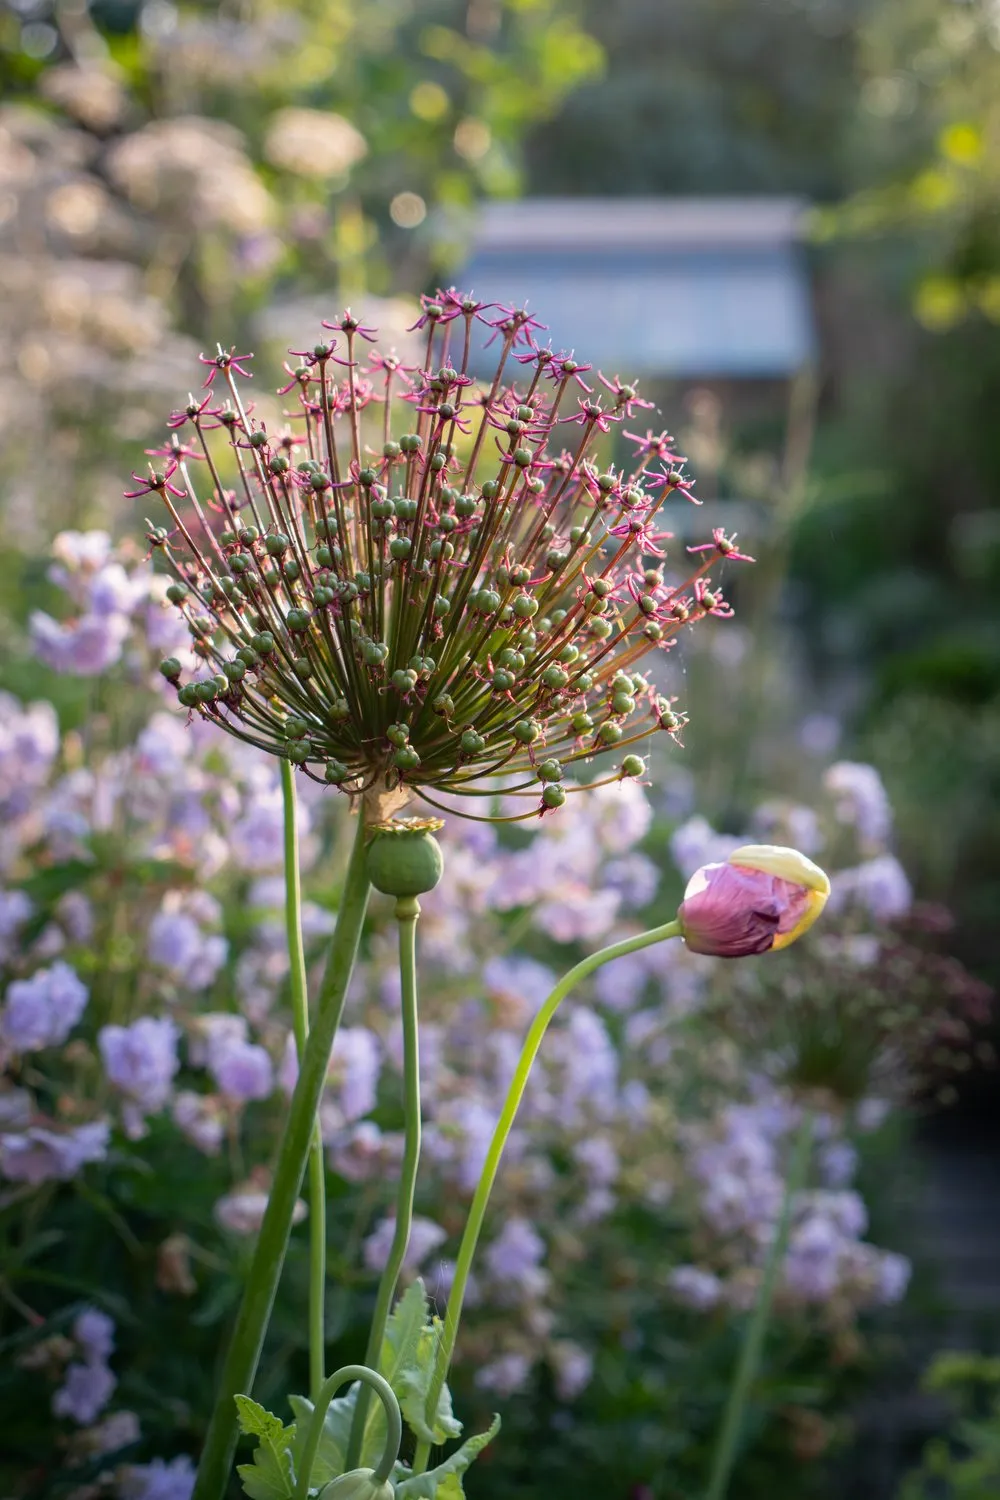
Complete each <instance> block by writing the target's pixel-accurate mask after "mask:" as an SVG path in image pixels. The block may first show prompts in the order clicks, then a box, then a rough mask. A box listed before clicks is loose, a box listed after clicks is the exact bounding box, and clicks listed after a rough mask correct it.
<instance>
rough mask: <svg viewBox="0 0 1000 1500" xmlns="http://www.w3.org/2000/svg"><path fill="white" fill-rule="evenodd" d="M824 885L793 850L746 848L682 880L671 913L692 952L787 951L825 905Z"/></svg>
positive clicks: (808, 862) (821, 875)
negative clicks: (684, 882) (680, 897)
mask: <svg viewBox="0 0 1000 1500" xmlns="http://www.w3.org/2000/svg"><path fill="white" fill-rule="evenodd" d="M829 894H830V881H829V879H828V878H827V876H826V875H825V874H824V872H823V871H822V870H821V869H820V868H819V866H818V865H814V864H813V862H812V860H811V859H806V857H805V855H804V854H799V853H798V851H797V850H795V849H783V848H781V847H780V846H777V845H774V844H746V845H744V846H742V847H741V848H739V849H736V850H734V851H733V853H732V854H730V855H729V858H728V859H727V860H726V862H725V863H724V864H711V865H704V866H703V867H702V868H701V869H700V870H696V871H695V873H694V875H692V877H691V879H690V880H689V881H688V885H687V889H686V890H685V892H684V900H683V902H682V903H681V906H680V909H679V911H678V913H677V916H678V920H679V921H680V924H681V929H682V932H683V935H684V941H685V942H686V943H687V945H688V947H689V948H690V949H691V950H692V951H693V952H694V953H706V954H710V955H711V956H713V957H716V958H744V957H746V956H747V955H749V954H753V953H766V952H768V951H769V950H770V949H772V948H775V949H777V948H787V947H788V945H789V944H790V943H794V942H795V940H796V938H798V937H801V935H802V934H803V933H804V932H805V931H806V930H807V929H808V928H809V927H811V926H812V924H813V923H814V922H815V920H816V918H817V917H818V916H819V914H820V912H821V911H822V910H823V907H824V906H825V905H826V901H827V897H828V896H829Z"/></svg>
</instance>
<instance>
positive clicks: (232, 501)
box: [131, 291, 742, 816]
mask: <svg viewBox="0 0 1000 1500" xmlns="http://www.w3.org/2000/svg"><path fill="white" fill-rule="evenodd" d="M476 320H480V321H483V322H487V323H488V324H489V326H490V327H491V328H492V329H493V330H494V333H493V335H492V340H491V341H495V343H496V345H497V346H498V359H497V367H496V372H495V374H494V376H493V378H492V380H491V381H489V382H488V383H484V384H477V383H476V382H474V380H473V379H472V377H471V376H470V374H469V373H468V369H469V355H470V349H471V346H472V333H473V325H474V323H475V322H476ZM539 326H540V325H538V324H537V323H536V322H535V321H534V320H533V319H532V318H530V317H529V316H528V314H527V313H524V312H522V311H519V310H516V309H511V308H500V309H497V308H492V309H490V308H482V307H481V306H480V304H478V303H477V302H475V300H474V299H472V298H467V297H461V296H459V294H457V293H455V292H453V291H449V292H440V293H438V295H437V297H436V299H425V301H424V309H423V316H422V318H421V319H420V320H419V323H418V327H421V328H422V329H423V331H424V337H425V339H426V346H425V356H424V360H423V368H421V369H411V368H407V367H404V366H403V365H402V364H401V363H400V361H399V360H398V359H397V358H396V357H395V356H393V355H391V354H382V353H380V352H379V351H378V350H375V349H373V350H368V349H367V348H366V347H365V345H364V343H362V342H361V340H369V339H370V337H371V334H372V330H369V329H364V328H362V327H361V325H360V324H359V323H358V321H357V319H356V318H354V317H352V316H350V315H345V316H344V317H342V318H341V319H339V320H337V321H336V322H334V323H333V324H326V325H324V327H327V328H333V329H335V330H336V331H337V332H336V336H331V337H330V338H329V339H327V340H325V341H324V342H322V343H317V344H316V345H315V346H314V347H313V348H312V349H311V350H308V351H301V350H299V351H296V352H295V355H294V357H295V358H297V359H299V360H300V361H301V362H300V363H299V364H298V365H296V366H289V367H286V368H288V370H289V376H290V378H289V380H288V382H287V384H286V385H285V386H284V387H283V388H282V391H281V394H282V395H284V396H286V397H288V399H289V402H290V404H292V406H293V408H294V409H293V410H290V411H288V413H287V417H288V428H287V430H285V431H283V432H281V433H279V434H272V433H270V432H269V431H268V430H267V429H266V428H265V427H264V426H262V425H260V424H259V423H257V422H256V421H255V420H254V417H253V413H252V407H251V406H250V405H249V404H248V403H247V402H245V400H244V390H245V383H246V381H247V380H248V379H249V378H250V375H249V371H248V369H247V368H246V367H247V364H248V361H249V358H250V357H249V356H248V355H239V354H237V353H236V352H235V350H232V351H229V352H228V353H227V352H226V351H224V350H222V349H219V350H218V353H217V354H216V355H214V356H211V357H205V358H204V363H205V364H206V365H208V366H209V375H208V379H207V380H206V382H205V384H206V386H207V387H209V390H208V398H207V399H205V400H202V401H200V402H196V401H194V400H191V401H190V402H189V404H188V405H187V407H185V408H184V409H183V410H181V411H179V412H177V413H175V414H174V416H173V417H172V418H171V421H170V426H171V428H173V429H177V428H181V427H187V428H188V434H187V435H186V436H185V440H184V442H183V443H182V442H181V440H180V439H179V438H176V437H175V438H173V439H172V443H173V446H172V448H171V450H170V451H171V453H172V455H173V456H172V457H171V458H170V460H169V462H168V463H167V464H166V466H165V467H164V468H161V469H158V470H154V469H152V468H150V470H149V473H148V476H146V477H145V478H143V477H141V476H139V475H136V476H135V477H136V479H137V480H138V481H139V486H140V487H139V489H137V490H135V491H132V492H131V493H132V494H133V495H134V496H139V495H141V496H142V497H143V498H144V499H145V498H147V497H148V498H151V499H154V500H156V501H158V502H160V503H161V504H162V505H163V507H164V508H165V510H166V512H167V520H168V524H167V525H165V526H162V527H157V529H156V545H157V555H158V556H160V557H162V558H164V559H165V561H166V564H167V566H168V567H169V569H170V571H171V573H172V575H173V581H172V583H171V586H170V588H169V589H168V591H167V597H168V599H169V600H170V601H171V603H172V604H173V605H174V606H175V608H176V609H177V610H178V611H179V612H180V613H181V614H182V615H183V617H184V619H185V620H186V622H187V625H188V629H189V632H190V635H191V638H192V648H193V650H194V652H195V654H196V655H197V656H198V657H200V659H201V661H202V664H203V666H202V670H201V671H200V672H199V673H198V674H196V676H195V678H194V680H188V681H183V680H182V677H183V673H182V672H181V671H180V670H178V663H177V662H176V660H174V659H170V660H168V661H166V662H164V664H163V669H162V670H163V673H164V676H165V677H166V678H167V680H168V681H169V682H171V683H173V684H174V686H175V687H176V688H177V692H178V699H179V702H180V703H181V704H182V706H184V707H185V708H188V709H189V710H190V711H191V712H192V713H199V714H201V715H202V716H203V717H205V718H210V719H212V720H214V721H215V722H216V723H218V724H219V725H220V726H221V727H222V728H224V729H226V730H227V731H228V732H229V733H231V734H234V735H236V736H237V737H238V738H240V739H243V740H245V741H247V742H248V743H250V744H253V745H256V746H258V747H259V748H261V749H263V750H266V751H268V752H270V753H271V754H274V755H280V756H283V757H285V758H287V759H289V760H291V761H292V762H293V763H294V764H295V765H298V766H300V767H301V769H302V770H303V771H304V772H305V773H306V774H307V775H309V776H311V777H313V778H314V779H316V780H318V781H321V782H325V783H326V784H327V785H332V786H335V787H338V788H339V789H341V790H343V791H345V792H347V793H348V794H350V795H352V796H357V795H360V794H362V793H368V792H372V793H375V794H380V793H396V794H403V795H408V794H411V793H412V794H415V795H417V796H420V797H422V798H424V799H425V800H426V801H428V802H431V803H432V804H434V805H437V804H436V802H435V795H436V794H438V793H444V794H446V795H449V796H453V795H459V794H468V795H470V796H474V795H480V796H481V795H483V793H484V792H485V791H487V790H489V782H488V781H487V782H486V784H485V785H484V779H485V778H490V777H502V778H503V782H502V785H503V788H504V790H505V792H507V793H509V794H511V795H514V796H518V795H520V796H524V797H526V798H528V799H529V802H530V804H531V806H530V807H529V808H528V809H527V810H526V812H525V814H524V816H531V814H532V813H533V812H536V811H541V812H545V811H547V810H549V809H552V808H555V807H558V806H560V805H561V804H562V803H563V802H564V801H565V798H566V792H567V791H572V790H574V782H576V781H578V780H579V779H581V778H579V772H578V768H579V766H580V764H581V763H585V762H589V761H590V759H591V758H592V757H593V756H595V755H597V754H600V753H603V752H607V751H609V750H614V751H616V752H618V753H619V754H620V753H621V752H622V751H624V750H625V749H626V748H627V747H631V746H633V745H635V744H636V743H637V742H638V741H640V740H643V739H645V738H646V737H647V736H649V735H651V734H655V733H656V732H657V731H659V730H663V731H666V732H667V733H669V734H671V735H675V736H676V735H677V733H678V732H679V730H680V729H681V728H682V726H683V722H684V720H683V716H682V715H681V714H679V713H676V712H674V711H673V709H672V708H671V707H670V706H669V705H667V704H666V703H665V702H664V700H663V699H660V698H657V697H656V695H655V693H654V692H653V690H652V688H651V687H650V685H649V684H648V683H647V682H646V680H645V679H644V678H643V677H641V676H638V675H636V674H635V670H634V669H635V666H636V663H637V662H638V661H639V660H640V658H641V657H643V656H645V655H646V654H647V653H648V652H650V651H653V650H666V649H669V647H670V646H671V645H672V644H673V642H674V640H675V639H676V638H677V635H678V633H679V632H680V631H681V630H682V629H686V628H688V627H689V626H690V625H691V624H693V623H695V622H697V621H698V620H701V619H704V618H705V617H706V616H707V615H709V614H716V615H727V614H728V613H730V611H729V607H728V605H727V604H724V602H723V600H722V597H721V595H720V594H719V592H718V591H717V589H715V588H714V587H713V588H712V589H710V588H709V586H708V575H709V570H710V568H711V567H712V566H713V565H715V564H716V563H718V562H720V561H724V560H733V559H736V558H741V557H742V554H740V553H737V552H736V551H735V550H734V549H733V548H732V546H731V544H730V542H729V540H728V539H727V538H725V537H723V536H722V534H721V533H716V535H715V538H714V540H713V542H712V543H711V544H708V546H707V548H706V551H705V554H704V557H702V556H701V555H699V556H698V557H697V558H696V559H695V560H693V561H688V560H686V559H685V556H684V554H683V552H681V551H679V552H678V556H677V564H678V568H679V570H680V571H679V572H678V574H677V576H676V578H675V579H674V580H673V581H672V582H665V581H664V573H663V572H662V571H661V569H660V566H659V564H660V560H661V559H662V558H663V557H664V554H665V548H664V543H666V542H668V541H669V540H670V539H671V536H670V533H669V532H665V531H662V530H659V529H658V527H659V512H660V511H661V510H662V509H663V508H664V506H665V505H666V504H667V503H668V502H669V501H670V500H671V497H672V496H673V494H674V492H675V491H676V490H680V491H681V492H682V494H685V495H687V498H691V496H690V494H689V489H690V481H689V480H688V479H686V478H684V476H683V474H682V473H681V472H680V467H679V466H680V465H681V464H683V459H681V458H680V457H679V456H678V455H677V454H676V453H674V452H673V451H672V439H670V437H669V435H668V434H666V433H664V434H662V435H661V436H660V437H659V438H656V439H654V438H653V437H652V434H650V435H648V436H647V438H645V439H640V438H631V440H632V441H633V442H634V443H635V445H636V447H637V454H636V466H635V468H634V470H633V471H632V472H631V473H627V474H626V473H619V472H617V471H616V470H609V471H608V472H607V473H605V472H599V471H598V465H597V464H596V462H595V455H594V452H593V450H594V448H595V446H596V444H597V443H598V441H599V439H600V437H601V434H602V433H606V432H608V431H609V430H610V428H611V426H612V424H615V423H618V422H621V421H622V420H623V419H624V418H626V417H628V416H629V415H630V414H631V408H632V407H633V406H635V405H636V404H637V403H638V404H640V405H642V404H643V403H641V402H639V401H638V397H637V395H636V390H635V386H634V385H623V384H621V383H620V382H619V381H618V379H617V377H616V379H615V381H614V382H613V383H609V382H608V381H605V382H604V385H605V387H606V390H607V392H608V394H607V395H604V394H599V395H597V396H594V395H593V393H592V392H591V391H590V390H589V388H588V387H586V386H584V392H585V399H582V400H581V399H580V398H579V387H580V385H582V384H583V382H582V372H583V371H585V370H586V369H587V368H588V367H587V366H585V365H581V364H578V363H577V362H576V361H575V360H573V359H570V358H568V357H566V356H563V355H558V356H557V355H554V354H553V352H552V350H551V349H543V348H539V347H538V345H537V343H536V341H535V336H534V330H535V329H537V328H538V327H539ZM213 403H214V404H213ZM400 429H401V430H400ZM626 436H630V435H628V434H626ZM198 465H200V466H201V467H200V469H199V468H198V467H197V466H198ZM656 465H661V466H662V468H657V467H656ZM640 764H641V762H640V761H639V758H638V757H637V756H635V755H626V756H625V759H624V760H623V761H621V763H620V764H619V765H617V766H616V767H615V768H614V769H613V770H612V771H611V773H610V775H609V776H608V778H607V779H609V780H613V779H620V778H621V776H623V775H625V776H634V775H637V774H641V773H640V771H639V766H640ZM556 767H558V769H559V775H558V776H556V775H555V768H556ZM564 773H565V774H566V775H567V776H569V777H573V778H574V782H571V783H570V784H569V785H567V786H566V787H565V788H564V787H563V786H562V785H561V784H560V783H561V777H562V775H563V774H564ZM496 784H497V785H500V784H501V783H496Z"/></svg>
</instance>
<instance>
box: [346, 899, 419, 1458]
mask: <svg viewBox="0 0 1000 1500" xmlns="http://www.w3.org/2000/svg"><path fill="white" fill-rule="evenodd" d="M419 915H420V903H419V902H418V901H417V899H416V897H415V896H410V897H400V898H399V900H397V902H396V921H397V923H398V926H399V977H400V982H401V988H402V1014H403V1112H404V1116H405V1123H406V1144H405V1147H404V1150H403V1165H402V1169H401V1171H400V1176H399V1189H398V1192H397V1195H396V1227H395V1230H394V1232H393V1236H392V1245H391V1247H390V1249H389V1257H388V1259H387V1261H386V1263H385V1269H384V1271H383V1272H382V1279H381V1281H380V1282H379V1288H378V1296H377V1297H376V1299H375V1311H374V1313H373V1314H372V1322H371V1329H370V1331H369V1334H368V1348H367V1350H366V1351H365V1363H366V1364H368V1365H370V1366H371V1367H372V1368H373V1369H377V1368H378V1364H379V1361H380V1360H381V1358H382V1343H383V1340H384V1338H385V1329H386V1324H387V1323H388V1321H389V1313H390V1311H391V1309H392V1303H393V1298H394V1297H395V1295H396V1287H397V1286H398V1284H399V1276H400V1272H401V1271H402V1269H403V1262H404V1261H405V1259H406V1248H407V1246H408V1245H409V1243H410V1229H411V1226H412V1224H413V1200H414V1197H415V1196H416V1190H417V1167H418V1166H419V1163H420V1129H421V1124H420V1044H419V1029H418V1016H417V918H418V916H419ZM368 1404H369V1392H368V1391H367V1390H363V1391H359V1392H358V1404H357V1406H356V1407H355V1408H354V1418H353V1421H352V1423H351V1437H350V1441H349V1443H348V1446H347V1467H348V1468H349V1469H352V1468H354V1467H355V1465H356V1464H357V1463H358V1461H359V1459H360V1456H361V1453H362V1451H363V1449H364V1436H365V1425H366V1422H367V1418H368Z"/></svg>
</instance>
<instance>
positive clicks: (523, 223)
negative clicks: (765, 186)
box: [459, 198, 814, 379]
mask: <svg viewBox="0 0 1000 1500" xmlns="http://www.w3.org/2000/svg"><path fill="white" fill-rule="evenodd" d="M803 209H804V205H803V204H802V203H801V202H800V201H799V200H797V199H790V198H528V199H523V200H522V201H520V202H517V203H491V204H488V205H486V206H485V207H484V208H483V209H482V211H481V213H480V216H479V219H478V223H477V228H476V232H475V237H474V241H473V245H472V248H471V252H470V255H469V258H468V260H467V262H466V264H465V266H464V268H463V270H462V272H461V276H460V278H459V279H460V281H461V284H462V286H463V287H468V288H470V289H471V290H472V291H474V292H475V294H476V296H477V297H481V298H483V299H484V300H486V301H494V300H495V301H498V302H504V303H507V304H510V303H511V302H515V303H517V304H518V305H527V307H528V308H529V310H530V311H532V312H533V313H534V314H535V315H536V316H538V317H540V318H542V319H543V321H544V322H545V323H546V325H547V328H548V332H547V333H546V334H541V335H539V337H540V338H542V339H550V340H551V342H552V345H553V347H554V348H556V349H566V350H576V351H578V352H579V354H580V355H581V356H584V355H585V356H586V358H587V360H588V362H590V363H592V364H594V365H599V366H601V367H602V368H603V369H605V370H606V371H612V370H618V369H619V368H620V370H621V372H622V373H626V372H627V373H628V374H630V375H647V376H676V377H681V378H685V377H687V378H691V377H695V378H700V379H704V378H706V377H710V376H736V377H768V376H771V377H774V376H778V377H781V376H787V375H791V374H792V373H793V372H794V371H795V370H797V369H799V368H800V367H801V366H802V365H803V364H805V363H807V362H808V360H809V359H810V357H811V355H812V352H813V347H814V333H813V323H812V311H811V304H810V294H809V283H808V276H807V272H806V267H805V264H804V258H803V253H802V249H801V243H800V241H801V225H802V220H803ZM487 358H488V356H487Z"/></svg>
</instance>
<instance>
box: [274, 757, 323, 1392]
mask: <svg viewBox="0 0 1000 1500" xmlns="http://www.w3.org/2000/svg"><path fill="white" fill-rule="evenodd" d="M281 797H282V804H283V809H284V817H285V932H286V935H287V940H288V964H289V976H288V982H289V987H290V990H291V998H292V1025H293V1028H294V1031H295V1048H296V1051H297V1052H298V1057H299V1066H300V1067H301V1066H302V1059H303V1057H304V1055H305V1050H306V1040H307V1038H308V1036H309V1000H308V997H307V995H306V954H305V948H304V946H303V942H302V882H301V880H300V878H299V828H298V822H297V820H296V816H295V813H296V808H295V772H294V771H293V770H292V763H291V761H288V760H283V761H282V762H281ZM325 1297H326V1169H325V1166H324V1162H323V1138H322V1136H321V1135H320V1129H319V1121H318V1120H317V1121H316V1123H315V1125H314V1127H313V1139H312V1146H311V1148H310V1151H309V1394H310V1395H311V1396H312V1399H313V1401H316V1400H318V1398H319V1389H320V1386H321V1385H322V1384H323V1376H324V1374H325V1373H326V1335H325V1330H324V1326H323V1304H324V1301H325Z"/></svg>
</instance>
